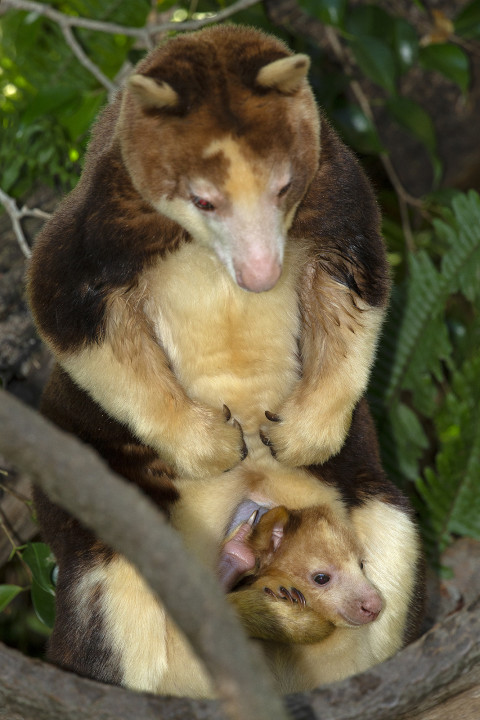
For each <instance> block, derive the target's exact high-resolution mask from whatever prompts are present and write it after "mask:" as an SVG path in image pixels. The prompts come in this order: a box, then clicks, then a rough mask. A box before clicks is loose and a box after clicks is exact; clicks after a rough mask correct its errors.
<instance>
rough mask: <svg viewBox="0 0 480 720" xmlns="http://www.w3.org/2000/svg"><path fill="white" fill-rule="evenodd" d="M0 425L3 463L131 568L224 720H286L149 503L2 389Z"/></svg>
mask: <svg viewBox="0 0 480 720" xmlns="http://www.w3.org/2000/svg"><path fill="white" fill-rule="evenodd" d="M0 427H1V428H2V432H1V433H0V452H2V454H3V455H4V457H5V458H6V459H7V460H8V461H9V462H12V463H13V464H14V465H15V466H16V467H17V468H20V469H22V470H24V471H26V472H28V473H29V474H30V476H31V477H32V478H33V480H34V481H35V482H36V483H38V485H39V486H40V487H42V488H43V490H44V491H45V492H46V493H47V494H48V495H49V496H50V498H51V499H52V500H53V501H54V502H55V503H57V504H58V505H61V506H62V507H64V508H65V509H66V510H67V511H68V512H70V513H72V514H73V515H75V516H76V517H77V518H78V519H79V520H80V521H81V522H82V523H83V524H84V525H86V526H87V527H88V528H90V529H92V530H93V531H94V532H95V533H96V534H97V535H98V536H99V537H100V538H101V539H102V540H103V541H104V542H105V543H107V544H108V545H110V546H111V547H113V548H115V549H116V550H118V551H119V552H120V553H121V554H122V555H124V556H125V557H126V558H127V559H128V560H129V561H130V562H131V563H133V564H134V565H135V566H136V567H137V568H138V570H139V572H140V573H141V574H142V575H143V576H144V578H145V579H146V581H147V582H148V583H149V585H150V587H151V588H152V589H153V591H154V592H156V593H157V595H158V596H159V597H161V599H162V602H163V603H164V605H165V607H166V608H167V610H168V612H169V613H170V615H171V616H172V618H173V619H174V620H175V622H176V623H177V624H178V626H179V627H180V628H181V629H182V630H183V632H184V633H185V634H186V636H187V637H188V638H189V641H190V643H191V645H192V647H193V649H194V650H195V652H196V653H197V654H198V655H199V656H200V657H202V658H203V660H204V662H205V665H206V667H207V669H208V670H209V672H210V673H211V675H212V677H213V680H214V683H215V686H216V688H217V690H218V693H219V695H220V697H221V698H222V699H223V701H224V704H225V708H226V711H227V713H228V714H229V716H230V717H232V718H236V719H238V720H247V718H248V720H250V719H251V718H255V719H256V720H271V718H273V717H275V718H276V719H277V718H278V720H286V718H287V716H286V713H285V710H284V708H283V706H282V703H281V701H280V699H279V698H278V697H277V696H276V695H275V694H274V693H273V690H272V682H271V679H270V676H269V675H268V673H267V671H266V666H265V663H264V661H263V658H262V657H261V655H260V652H259V650H258V648H256V647H254V646H253V645H252V644H250V643H248V641H247V640H246V638H245V635H244V634H243V632H242V630H241V628H240V625H239V622H238V620H237V618H236V617H235V616H234V613H233V611H232V610H231V609H230V608H229V607H228V606H227V604H226V602H225V598H224V596H223V593H222V592H221V590H220V585H219V584H218V583H217V582H216V581H215V579H214V578H213V577H211V576H210V575H209V574H208V572H206V571H205V568H203V567H200V566H199V564H198V563H197V562H195V561H194V560H193V558H192V557H191V556H190V555H187V553H186V551H185V549H184V547H183V545H182V542H181V540H180V537H179V536H178V534H177V533H176V532H175V531H174V530H173V529H172V528H171V527H170V526H169V525H168V524H167V522H166V521H165V520H164V518H163V516H162V515H161V514H160V513H159V511H158V510H157V508H156V507H155V506H154V505H153V503H152V502H151V501H150V500H149V499H148V498H147V497H145V495H143V493H141V492H140V490H139V489H138V488H136V487H134V486H133V485H131V484H129V483H127V482H125V481H124V480H123V479H122V478H120V477H117V476H115V475H113V473H111V472H110V471H109V470H108V469H107V468H106V466H105V464H104V462H103V461H102V460H101V459H100V458H99V457H98V456H97V455H96V454H95V453H94V452H93V450H91V449H90V448H87V447H86V446H84V445H82V444H81V443H80V442H79V441H78V440H77V439H76V438H74V437H71V436H68V435H67V434H66V433H64V432H61V431H60V430H58V428H56V427H54V426H53V425H51V424H50V423H49V422H47V421H46V420H45V419H44V418H42V417H41V416H40V415H39V414H38V413H36V412H34V411H32V410H30V409H29V408H27V407H26V406H23V405H22V404H21V403H20V402H19V401H18V400H17V399H16V398H14V397H13V396H11V395H9V394H8V393H6V392H5V391H0ZM80 478H81V480H80ZM107 518H108V522H107V521H106V519H107ZM126 528H128V532H126Z"/></svg>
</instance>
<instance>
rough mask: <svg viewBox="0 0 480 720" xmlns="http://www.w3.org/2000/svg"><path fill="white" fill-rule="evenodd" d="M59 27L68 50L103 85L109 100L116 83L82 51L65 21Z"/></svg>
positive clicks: (116, 88)
mask: <svg viewBox="0 0 480 720" xmlns="http://www.w3.org/2000/svg"><path fill="white" fill-rule="evenodd" d="M60 28H61V30H62V33H63V37H64V38H65V41H66V43H67V45H68V46H69V48H70V50H71V51H72V52H73V54H74V55H75V57H76V58H77V60H78V61H79V62H80V63H81V65H83V67H84V68H86V69H87V70H88V71H89V72H91V73H92V75H93V76H94V77H95V78H96V79H97V80H98V82H99V83H100V85H103V87H104V88H105V89H106V90H107V92H108V97H109V99H110V100H111V99H112V97H113V95H114V94H115V93H116V91H117V90H118V87H117V85H115V84H114V83H112V82H111V80H109V78H108V77H107V76H106V75H104V73H103V72H102V71H101V70H100V68H99V67H98V65H95V63H94V62H92V61H91V60H90V58H89V57H88V55H87V54H86V53H85V52H84V50H83V48H82V46H81V45H80V43H79V42H78V41H77V39H76V37H75V35H74V34H73V30H72V28H71V27H70V26H69V25H68V24H65V23H61V24H60Z"/></svg>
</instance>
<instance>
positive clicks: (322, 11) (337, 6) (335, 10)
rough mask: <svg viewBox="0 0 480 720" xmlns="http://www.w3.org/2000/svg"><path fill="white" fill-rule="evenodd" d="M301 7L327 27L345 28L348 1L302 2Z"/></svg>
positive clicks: (323, 0)
mask: <svg viewBox="0 0 480 720" xmlns="http://www.w3.org/2000/svg"><path fill="white" fill-rule="evenodd" d="M300 5H302V6H304V7H305V8H306V9H307V10H308V11H309V12H310V14H311V15H313V16H314V17H316V18H318V19H319V20H320V21H321V22H323V23H325V24H326V25H334V26H335V27H343V20H344V17H345V10H346V8H347V0H302V1H301V2H300Z"/></svg>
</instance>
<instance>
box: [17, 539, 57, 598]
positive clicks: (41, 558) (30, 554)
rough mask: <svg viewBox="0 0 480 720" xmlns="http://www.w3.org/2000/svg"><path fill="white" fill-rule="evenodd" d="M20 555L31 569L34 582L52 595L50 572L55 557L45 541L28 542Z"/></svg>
mask: <svg viewBox="0 0 480 720" xmlns="http://www.w3.org/2000/svg"><path fill="white" fill-rule="evenodd" d="M22 557H23V560H24V561H25V562H26V563H27V565H28V567H29V568H30V570H31V571H32V577H33V581H34V583H35V584H36V585H37V586H38V587H39V588H40V589H42V590H43V591H44V592H45V593H47V594H49V595H52V596H54V595H55V587H54V585H53V582H52V572H53V568H54V567H55V558H54V556H53V554H52V551H51V550H50V548H49V547H48V545H45V543H29V544H28V546H27V548H26V550H24V552H23V554H22Z"/></svg>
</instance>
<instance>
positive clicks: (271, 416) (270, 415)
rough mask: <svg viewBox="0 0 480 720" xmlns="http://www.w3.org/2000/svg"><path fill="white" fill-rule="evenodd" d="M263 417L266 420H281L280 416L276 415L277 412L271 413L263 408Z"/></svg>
mask: <svg viewBox="0 0 480 720" xmlns="http://www.w3.org/2000/svg"><path fill="white" fill-rule="evenodd" d="M265 417H266V418H267V420H270V422H281V421H282V418H281V417H280V415H277V413H272V412H270V410H265Z"/></svg>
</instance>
